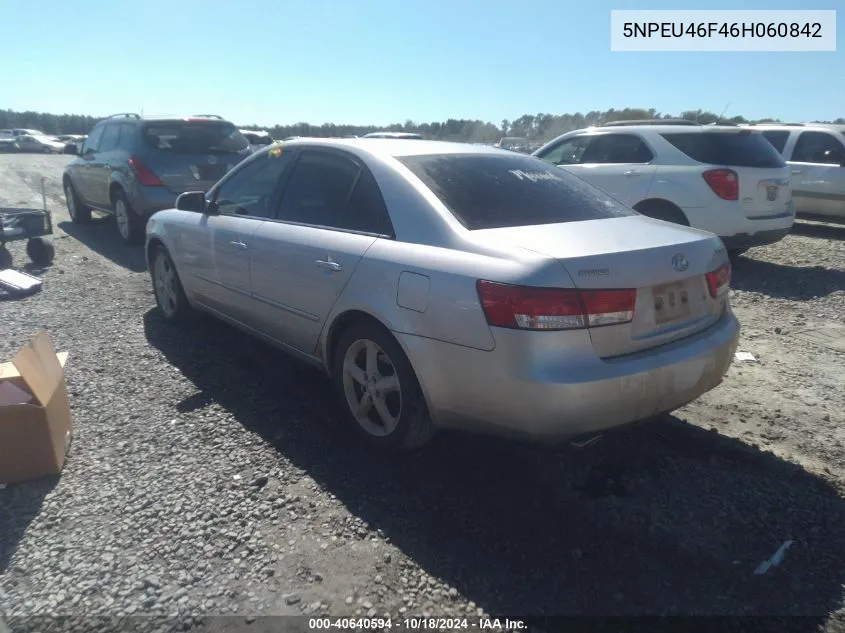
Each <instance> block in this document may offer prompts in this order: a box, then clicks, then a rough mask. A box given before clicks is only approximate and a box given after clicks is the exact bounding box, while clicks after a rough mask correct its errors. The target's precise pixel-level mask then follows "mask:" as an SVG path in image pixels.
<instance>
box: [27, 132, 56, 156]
mask: <svg viewBox="0 0 845 633" xmlns="http://www.w3.org/2000/svg"><path fill="white" fill-rule="evenodd" d="M15 140H16V141H17V145H18V151H20V152H39V153H41V154H61V153H62V152H64V151H65V144H64V143H62V142H61V141H57V140H56V139H54V138H52V137H50V136H47V135H45V134H40V135H38V134H32V135H28V134H27V135H22V136H18V137H17V139H15Z"/></svg>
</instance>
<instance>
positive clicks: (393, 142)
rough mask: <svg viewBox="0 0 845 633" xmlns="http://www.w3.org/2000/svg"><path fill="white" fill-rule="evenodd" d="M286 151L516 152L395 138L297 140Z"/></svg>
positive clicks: (379, 153) (382, 153)
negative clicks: (331, 149) (311, 149)
mask: <svg viewBox="0 0 845 633" xmlns="http://www.w3.org/2000/svg"><path fill="white" fill-rule="evenodd" d="M282 145H284V146H286V147H297V146H303V145H307V146H312V147H314V146H317V147H335V148H338V149H347V150H352V151H353V152H355V153H357V154H361V153H365V154H370V155H373V156H379V157H393V158H396V157H399V156H425V155H432V154H493V155H501V156H513V155H514V154H513V152H509V151H507V150H501V149H497V148H494V147H488V146H484V145H471V144H469V143H452V142H448V141H424V140H418V139H407V140H406V139H393V138H298V139H295V140H291V141H284V142H282Z"/></svg>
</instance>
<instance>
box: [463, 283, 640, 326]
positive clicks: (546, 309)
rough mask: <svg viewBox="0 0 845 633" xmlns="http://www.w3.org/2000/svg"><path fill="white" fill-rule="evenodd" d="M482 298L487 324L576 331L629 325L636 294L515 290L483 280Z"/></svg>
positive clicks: (509, 286) (534, 289) (558, 289)
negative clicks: (602, 326)
mask: <svg viewBox="0 0 845 633" xmlns="http://www.w3.org/2000/svg"><path fill="white" fill-rule="evenodd" d="M476 288H477V290H478V297H479V299H480V300H481V306H482V307H483V308H484V315H485V317H486V318H487V323H488V324H489V325H493V326H496V327H505V328H512V329H522V330H575V329H582V328H587V327H598V326H601V325H612V324H617V323H627V322H629V321H630V320H631V319H633V318H634V305H635V303H636V300H637V291H636V290H567V289H561V288H534V287H529V286H514V285H511V284H503V283H498V282H495V281H486V280H483V279H480V280H478V281H477V282H476Z"/></svg>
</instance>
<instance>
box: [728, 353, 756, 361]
mask: <svg viewBox="0 0 845 633" xmlns="http://www.w3.org/2000/svg"><path fill="white" fill-rule="evenodd" d="M734 358H735V359H736V360H739V361H748V362H751V363H755V362H757V359H756V358H755V357H754V354H752V353H751V352H736V353H735V354H734Z"/></svg>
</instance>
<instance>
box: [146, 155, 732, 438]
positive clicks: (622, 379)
mask: <svg viewBox="0 0 845 633" xmlns="http://www.w3.org/2000/svg"><path fill="white" fill-rule="evenodd" d="M146 255H147V261H148V265H149V270H150V271H151V276H152V282H153V288H154V292H155V297H156V301H157V303H158V306H159V308H160V311H161V314H162V315H163V316H164V317H165V318H166V319H169V320H181V319H186V318H187V317H189V316H190V315H191V313H192V310H194V309H196V310H202V311H206V312H209V313H211V314H214V315H216V316H218V317H220V318H222V319H224V320H225V321H227V322H229V323H231V324H233V325H235V326H237V327H240V328H242V329H244V330H245V331H247V332H250V333H252V334H255V335H258V336H260V337H261V338H262V339H264V340H265V341H268V342H270V343H272V344H274V345H277V346H278V347H280V348H281V349H283V350H286V351H287V352H289V353H291V354H293V355H294V356H296V357H298V358H301V359H304V360H306V361H308V362H310V363H313V364H314V365H316V366H318V367H321V368H322V369H323V370H325V371H326V372H327V373H328V374H329V375H330V376H331V377H332V379H333V382H334V388H335V391H336V395H337V397H338V399H339V401H340V402H341V403H342V407H343V409H344V411H345V415H346V417H347V418H348V421H349V423H350V424H351V425H352V428H354V429H355V430H356V432H357V433H359V434H360V435H361V437H362V438H364V439H365V440H367V441H369V442H371V443H373V444H375V445H376V446H379V447H382V448H385V449H393V448H398V447H401V448H411V447H415V446H419V445H422V444H423V443H425V441H426V440H427V439H428V438H429V437H431V435H432V434H433V433H434V431H435V430H436V429H437V428H450V427H451V428H465V429H470V430H476V431H482V432H492V433H504V434H513V435H517V436H523V437H527V438H531V439H534V440H538V441H540V440H552V441H554V440H560V439H563V438H567V437H571V436H576V435H581V434H586V433H591V432H595V431H598V430H600V429H605V428H608V427H613V426H617V425H623V424H626V423H629V422H632V421H634V420H639V419H642V418H647V417H650V416H652V415H654V414H658V413H660V412H664V411H669V410H671V409H674V408H676V407H680V406H682V405H683V404H685V403H687V402H689V401H691V400H693V399H695V398H697V397H698V396H700V395H701V394H703V393H705V392H706V391H708V390H710V389H712V388H713V387H715V386H716V385H718V384H719V382H720V381H721V380H722V376H723V374H724V373H725V371H726V370H727V369H728V367H729V365H730V363H731V361H732V358H733V354H734V350H735V347H736V344H737V337H738V332H739V325H738V323H737V320H736V318H735V317H734V315H733V313H732V311H731V309H730V305H729V300H728V284H729V280H730V270H731V268H730V262H729V260H728V256H727V253H726V251H725V248H724V245H723V244H722V242H721V241H720V240H719V238H718V237H716V236H714V235H713V234H711V233H707V232H705V231H700V230H696V229H693V228H688V227H682V226H678V225H677V224H671V223H667V222H662V221H659V220H654V219H651V218H647V217H644V216H642V215H640V214H638V213H636V212H634V211H632V210H630V209H629V208H628V207H626V206H624V205H622V204H620V203H618V202H616V201H615V200H613V199H612V198H610V197H609V196H608V195H607V194H605V193H604V192H603V191H601V190H599V189H597V188H595V187H593V186H591V185H589V184H588V183H585V182H584V181H583V180H580V179H579V178H576V177H574V176H572V175H570V174H568V173H566V172H565V171H564V170H558V169H555V168H552V167H550V166H549V165H548V164H547V163H544V162H543V161H541V160H538V159H536V158H533V157H530V156H527V155H522V154H516V153H513V152H508V151H505V150H498V149H494V148H487V147H478V146H472V145H467V144H461V143H442V142H433V141H418V140H414V141H402V140H397V141H396V142H391V143H384V142H383V141H381V140H373V139H352V140H344V139H303V140H300V141H291V142H290V143H287V144H285V145H281V146H274V147H272V148H270V149H266V150H261V151H259V152H257V153H255V154H253V156H252V157H251V158H249V159H247V160H245V161H244V162H242V163H241V164H240V165H239V166H237V167H236V168H235V169H233V170H232V171H231V172H230V173H229V174H227V175H226V177H224V178H223V179H222V180H221V181H220V182H219V183H217V184H216V185H215V186H214V187H212V188H211V189H210V190H209V191H208V192H207V193H204V192H189V193H184V194H182V195H181V196H180V197H179V198H178V200H177V202H176V208H175V209H169V210H166V211H161V212H159V213H156V214H155V215H154V216H152V218H151V219H150V221H149V223H148V225H147V244H146Z"/></svg>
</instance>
